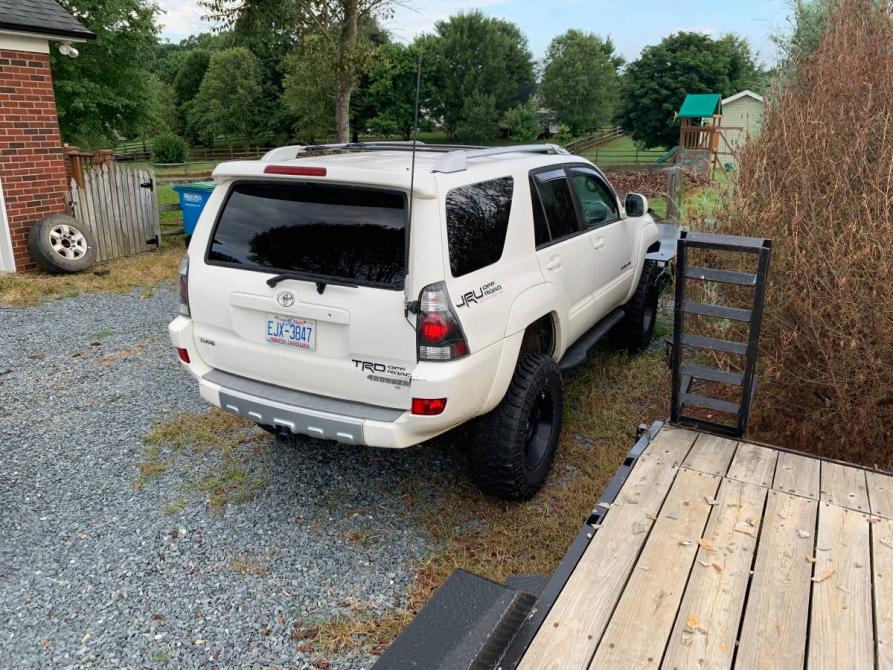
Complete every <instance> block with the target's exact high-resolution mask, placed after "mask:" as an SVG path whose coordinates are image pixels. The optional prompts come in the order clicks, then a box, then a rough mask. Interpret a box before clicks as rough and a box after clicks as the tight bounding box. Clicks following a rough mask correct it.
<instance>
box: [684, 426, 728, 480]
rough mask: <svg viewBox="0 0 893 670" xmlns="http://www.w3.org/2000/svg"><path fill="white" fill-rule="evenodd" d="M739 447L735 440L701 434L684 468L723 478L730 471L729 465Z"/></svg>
mask: <svg viewBox="0 0 893 670" xmlns="http://www.w3.org/2000/svg"><path fill="white" fill-rule="evenodd" d="M737 446H738V443H737V442H735V441H734V440H727V439H726V438H724V437H718V436H716V435H708V434H707V433H701V434H700V435H698V439H697V440H696V441H695V444H694V446H693V447H692V448H691V451H689V452H688V456H686V458H685V462H684V463H683V464H682V467H684V468H688V469H689V470H697V471H698V472H706V473H707V474H708V475H717V476H719V477H723V476H725V474H726V472H728V471H729V463H731V462H732V457H733V456H734V455H735V449H736V447H737Z"/></svg>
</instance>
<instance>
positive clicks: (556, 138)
mask: <svg viewBox="0 0 893 670" xmlns="http://www.w3.org/2000/svg"><path fill="white" fill-rule="evenodd" d="M552 141H553V142H554V143H555V144H560V145H561V146H563V147H564V146H567V145H568V144H570V143H571V142H573V141H574V136H573V134H571V129H570V128H568V127H567V126H566V125H565V124H563V123H560V124H558V129H557V130H556V131H555V134H554V135H552Z"/></svg>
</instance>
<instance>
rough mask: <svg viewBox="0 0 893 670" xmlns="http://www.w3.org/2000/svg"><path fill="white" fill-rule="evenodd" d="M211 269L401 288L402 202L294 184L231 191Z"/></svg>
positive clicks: (383, 194)
mask: <svg viewBox="0 0 893 670" xmlns="http://www.w3.org/2000/svg"><path fill="white" fill-rule="evenodd" d="M207 259H208V262H209V263H211V264H219V265H228V266H236V267H243V268H245V269H247V270H263V271H267V272H295V273H298V274H311V275H324V276H327V277H332V278H338V279H346V280H348V281H354V282H356V283H357V284H364V285H372V286H380V287H383V288H394V289H398V288H403V281H404V277H405V273H406V205H405V199H404V196H403V194H401V193H397V192H393V191H382V190H376V189H366V188H353V187H351V188H348V187H344V186H334V185H327V184H308V183H297V182H285V181H283V182H281V183H262V182H246V183H241V184H239V183H237V184H235V185H234V186H233V187H232V188H231V190H230V193H229V196H228V197H227V200H226V203H225V205H224V207H223V211H222V212H221V214H220V218H219V220H218V221H217V225H216V227H215V229H214V235H213V238H212V239H211V244H210V246H209V248H208V257H207Z"/></svg>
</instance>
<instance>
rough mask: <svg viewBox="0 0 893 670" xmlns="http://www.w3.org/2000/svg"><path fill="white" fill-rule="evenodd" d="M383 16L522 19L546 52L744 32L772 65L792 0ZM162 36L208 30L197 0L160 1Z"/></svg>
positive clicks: (628, 51)
mask: <svg viewBox="0 0 893 670" xmlns="http://www.w3.org/2000/svg"><path fill="white" fill-rule="evenodd" d="M397 4H398V7H397V10H396V12H395V14H394V16H393V17H392V18H390V19H388V20H386V21H384V22H383V23H384V25H385V27H386V28H387V29H388V30H389V31H390V32H391V33H392V35H393V37H394V39H397V40H399V41H403V42H408V41H411V40H412V39H413V38H414V37H415V36H416V35H419V34H421V33H425V32H432V31H433V29H434V24H435V23H436V22H437V21H439V20H441V19H445V18H447V17H449V16H451V15H452V14H456V13H458V12H460V11H468V10H472V9H480V10H481V11H483V12H484V13H485V14H487V15H489V16H493V17H496V18H501V19H507V20H509V21H512V22H514V23H516V24H517V25H518V26H519V27H520V28H521V31H522V32H523V33H524V34H525V35H527V39H528V41H529V43H530V50H531V52H532V53H533V55H534V57H535V58H537V59H540V58H542V57H543V55H544V54H545V52H546V48H547V47H548V45H549V42H550V40H551V39H552V38H553V37H555V36H556V35H560V34H561V33H563V32H565V31H566V30H568V29H570V28H577V29H579V30H584V31H586V32H593V33H596V34H598V35H609V36H610V37H611V38H612V39H613V40H614V44H615V46H616V48H617V51H618V52H619V53H620V54H621V55H622V56H623V57H624V58H626V59H627V61H630V60H635V58H636V57H637V56H638V55H639V53H640V52H641V50H642V48H643V47H645V46H647V45H649V44H656V43H657V42H659V41H660V40H661V39H662V38H663V37H665V36H667V35H669V34H670V33H674V32H678V31H680V30H689V31H697V32H703V33H706V34H709V35H721V34H723V33H729V32H734V33H737V34H738V35H741V36H743V37H746V38H747V39H748V40H749V41H750V43H751V45H752V46H753V48H754V49H755V50H756V51H757V52H758V53H759V56H760V59H761V60H762V61H763V63H764V64H766V65H771V64H773V63H774V62H775V60H776V56H777V54H776V51H775V47H774V46H773V45H772V42H771V40H770V35H772V34H773V33H777V32H779V31H783V30H784V29H785V28H786V27H787V21H786V18H787V16H788V14H789V3H788V0H737V1H729V0H674V1H673V2H668V1H667V0H627V1H626V2H624V1H622V0H552V1H551V2H550V1H548V0H539V1H537V0H401V2H399V3H397ZM159 5H160V6H161V8H162V10H163V11H164V14H163V15H162V16H161V24H162V36H163V37H165V38H167V39H169V40H171V41H173V42H176V41H179V40H181V39H183V38H184V37H186V36H188V35H190V34H193V33H198V32H202V31H206V30H208V29H209V26H210V25H211V24H209V23H208V22H207V21H203V20H202V18H201V17H202V12H201V11H200V9H199V8H198V3H197V0H159Z"/></svg>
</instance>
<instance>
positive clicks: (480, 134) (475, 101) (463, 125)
mask: <svg viewBox="0 0 893 670" xmlns="http://www.w3.org/2000/svg"><path fill="white" fill-rule="evenodd" d="M497 117H498V113H497V111H496V98H494V97H493V96H492V95H487V94H484V93H475V94H474V95H471V96H469V97H468V98H467V99H466V100H465V104H464V105H462V121H461V122H460V123H459V127H458V128H457V129H456V131H457V133H458V135H459V137H460V138H462V140H463V141H465V142H469V143H471V144H487V143H489V142H492V141H493V138H495V137H496V132H497V128H496V119H497Z"/></svg>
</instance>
